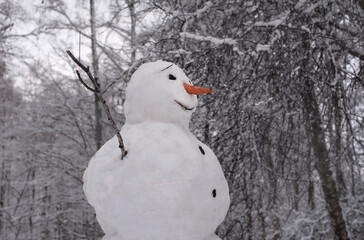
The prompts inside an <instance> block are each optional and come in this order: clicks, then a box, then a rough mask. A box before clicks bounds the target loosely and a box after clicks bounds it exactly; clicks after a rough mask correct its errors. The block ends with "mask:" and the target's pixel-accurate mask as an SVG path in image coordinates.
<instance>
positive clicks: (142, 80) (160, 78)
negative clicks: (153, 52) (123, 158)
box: [124, 61, 211, 127]
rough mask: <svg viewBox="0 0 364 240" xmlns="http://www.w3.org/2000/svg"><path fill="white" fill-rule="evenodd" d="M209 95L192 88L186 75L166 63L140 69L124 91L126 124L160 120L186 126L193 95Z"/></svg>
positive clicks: (193, 104) (153, 64)
mask: <svg viewBox="0 0 364 240" xmlns="http://www.w3.org/2000/svg"><path fill="white" fill-rule="evenodd" d="M208 92H211V90H209V89H206V88H200V87H194V86H192V83H191V81H190V80H189V79H188V77H187V76H186V74H184V72H183V71H182V69H180V68H179V67H178V66H176V65H174V64H173V63H170V62H164V61H157V62H151V63H146V64H143V65H142V66H140V67H139V68H138V69H137V70H136V71H135V73H134V74H133V76H132V77H131V80H130V83H129V85H128V87H127V89H126V101H125V105H124V107H125V116H126V123H127V124H136V123H141V122H145V121H160V122H169V123H175V124H179V125H181V126H183V127H188V124H189V121H190V118H191V115H192V113H193V112H194V111H195V109H196V106H197V96H196V95H197V94H204V93H208Z"/></svg>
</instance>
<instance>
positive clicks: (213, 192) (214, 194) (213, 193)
mask: <svg viewBox="0 0 364 240" xmlns="http://www.w3.org/2000/svg"><path fill="white" fill-rule="evenodd" d="M212 196H213V197H214V198H215V197H216V189H214V190H212Z"/></svg>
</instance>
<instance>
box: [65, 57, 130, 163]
mask: <svg viewBox="0 0 364 240" xmlns="http://www.w3.org/2000/svg"><path fill="white" fill-rule="evenodd" d="M66 52H67V54H68V55H69V56H70V58H71V59H72V60H73V61H74V62H75V63H76V64H77V65H78V66H79V67H80V68H81V69H82V70H83V71H84V72H85V73H86V74H87V76H88V77H89V79H90V80H91V82H92V84H93V85H94V88H91V87H90V86H88V85H87V84H86V83H85V82H84V81H83V79H82V77H81V74H80V73H79V71H78V70H76V73H77V76H78V79H79V81H80V82H81V83H82V85H84V86H85V87H86V88H87V89H88V90H90V91H92V92H94V93H95V94H96V96H97V97H98V98H99V100H100V102H101V104H102V106H103V108H104V110H105V112H106V115H107V119H108V120H109V122H110V123H111V126H112V128H113V129H114V130H115V132H116V135H117V138H118V141H119V148H120V150H121V160H123V158H124V157H125V156H126V154H127V153H128V151H127V150H125V146H124V141H123V138H122V137H121V134H120V131H119V129H118V127H117V125H116V123H115V121H114V119H113V117H112V115H111V113H110V109H109V106H108V105H107V103H106V101H105V99H104V97H103V96H102V93H101V90H100V85H99V84H98V82H97V80H96V79H95V78H94V76H93V75H92V73H91V71H90V68H89V66H87V67H86V66H85V65H83V64H82V63H81V62H80V61H78V60H77V58H75V56H74V55H73V54H72V53H71V51H70V50H67V51H66Z"/></svg>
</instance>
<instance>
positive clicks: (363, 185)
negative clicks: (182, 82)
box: [0, 0, 364, 240]
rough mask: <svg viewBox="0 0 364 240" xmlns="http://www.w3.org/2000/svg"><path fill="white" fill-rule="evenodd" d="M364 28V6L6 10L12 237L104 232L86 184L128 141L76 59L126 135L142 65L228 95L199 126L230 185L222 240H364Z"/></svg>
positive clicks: (2, 127)
mask: <svg viewBox="0 0 364 240" xmlns="http://www.w3.org/2000/svg"><path fill="white" fill-rule="evenodd" d="M363 29H364V1H363V0H346V1H340V0H311V1H309V0H249V1H244V0H226V1H225V0H164V1H162V0H144V1H143V0H125V1H122V0H120V1H119V0H104V1H95V0H76V1H71V0H34V1H21V0H0V83H1V84H0V100H1V101H0V134H1V137H0V163H1V167H0V239H3V240H8V239H9V240H10V239H44V240H48V239H95V240H96V239H101V238H102V237H103V235H104V233H103V231H102V229H101V228H100V226H99V224H98V222H97V220H96V218H95V212H94V209H93V208H92V207H91V206H90V205H89V204H88V203H87V201H86V198H85V195H84V192H83V189H82V184H83V182H82V175H83V172H84V170H85V168H86V167H87V165H88V162H89V160H90V159H91V157H92V156H93V155H94V154H95V152H96V151H97V150H98V149H99V148H100V147H101V146H102V145H103V144H104V143H105V142H106V141H107V140H109V139H110V138H111V137H113V136H114V135H115V132H114V130H113V128H112V126H111V125H110V123H109V121H108V118H107V116H106V114H105V112H104V111H103V109H102V106H101V103H100V102H99V101H98V98H97V97H96V95H95V94H94V93H92V92H90V91H88V90H87V89H86V88H85V87H84V86H83V85H82V84H81V83H80V81H79V80H78V77H77V74H76V72H75V69H77V68H78V66H77V65H76V64H75V63H74V61H72V59H70V57H69V56H68V55H67V53H66V50H70V51H71V52H72V53H73V54H74V55H75V57H77V59H78V60H80V61H81V62H83V63H84V64H85V65H89V66H90V69H91V71H92V73H93V74H94V76H95V77H96V78H97V79H98V82H99V86H100V89H101V93H102V95H103V97H104V99H105V100H106V102H107V105H108V106H109V108H110V111H111V114H112V116H113V118H114V120H115V122H116V124H117V126H118V128H119V129H120V128H121V127H122V126H123V124H124V123H125V116H124V109H123V104H124V102H125V88H126V86H127V84H128V82H129V80H130V77H131V75H132V74H133V72H134V71H135V70H136V69H137V68H138V67H139V66H140V65H141V64H142V63H145V62H150V61H156V60H158V59H162V60H165V61H169V62H173V63H175V64H176V65H178V66H179V67H180V68H182V69H183V70H184V72H185V73H186V75H187V76H188V77H189V78H190V79H191V81H193V83H194V84H195V85H196V86H203V87H206V88H209V89H212V90H213V91H214V92H213V93H211V94H208V95H204V96H201V97H199V105H198V107H197V110H196V112H195V113H194V114H193V116H192V120H191V123H190V129H191V131H192V132H193V134H194V135H195V136H196V137H197V138H198V139H199V140H201V141H202V142H204V143H205V144H206V145H208V146H209V147H210V148H211V149H212V150H213V151H214V152H215V154H216V155H217V158H218V160H219V162H220V164H221V166H222V169H223V172H224V174H225V177H226V179H227V182H228V185H229V188H230V198H231V204H230V208H229V211H228V214H227V216H226V218H225V221H224V222H223V223H222V224H221V225H220V226H219V228H218V229H217V230H216V234H217V235H218V236H219V237H220V238H221V239H224V240H240V239H247V240H252V239H297V240H298V239H358V240H359V239H363V236H364V176H363V174H364V31H363ZM81 74H83V75H84V73H82V72H81ZM84 79H85V81H88V79H87V77H86V75H84ZM362 168H363V169H362ZM362 170H363V172H362ZM140 231H143V230H142V229H140Z"/></svg>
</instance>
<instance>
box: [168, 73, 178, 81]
mask: <svg viewBox="0 0 364 240" xmlns="http://www.w3.org/2000/svg"><path fill="white" fill-rule="evenodd" d="M168 78H169V80H176V79H177V78H176V77H175V76H173V75H172V74H169V75H168Z"/></svg>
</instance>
